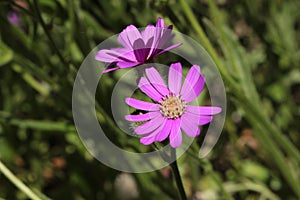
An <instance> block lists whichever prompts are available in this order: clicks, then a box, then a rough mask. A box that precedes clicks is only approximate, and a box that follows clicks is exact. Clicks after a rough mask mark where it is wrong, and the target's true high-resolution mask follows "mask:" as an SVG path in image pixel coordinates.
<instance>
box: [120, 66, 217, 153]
mask: <svg viewBox="0 0 300 200" xmlns="http://www.w3.org/2000/svg"><path fill="white" fill-rule="evenodd" d="M146 75H147V78H146V77H142V78H141V79H140V81H139V84H138V86H139V88H140V89H141V90H142V91H143V92H144V93H145V94H146V95H148V96H149V97H150V98H151V99H152V100H153V101H154V103H152V102H144V101H140V100H137V99H134V98H126V100H125V101H126V103H127V104H128V105H129V106H132V107H134V108H136V109H139V110H144V111H148V112H147V113H145V114H140V115H126V116H125V119H126V120H128V121H131V122H145V123H143V124H142V125H140V126H138V127H136V128H135V130H134V131H135V133H136V134H137V135H140V136H142V137H141V139H140V142H141V143H142V144H144V145H149V144H151V143H153V142H155V141H156V142H161V141H163V140H165V139H166V138H167V137H169V140H170V145H171V146H172V147H173V148H176V147H179V146H180V145H181V143H182V131H183V132H184V133H185V134H186V135H188V136H189V137H196V136H198V135H199V134H200V128H199V126H201V125H205V124H207V123H209V122H211V121H212V119H213V117H212V115H215V114H218V113H220V112H221V110H222V109H221V108H219V107H213V106H193V105H189V103H190V102H192V101H193V100H195V99H196V98H197V97H198V96H199V94H200V93H201V91H202V90H203V88H204V84H205V79H204V75H202V74H200V67H199V66H198V65H193V66H192V68H191V69H190V70H189V72H188V74H187V76H186V79H185V81H184V83H183V85H182V86H181V82H182V67H181V64H180V63H174V64H171V66H170V69H169V77H168V87H167V86H166V84H165V82H164V81H163V79H162V78H161V76H160V74H159V73H158V71H157V70H156V69H155V68H153V67H152V68H148V69H146Z"/></svg>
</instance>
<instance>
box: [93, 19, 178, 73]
mask: <svg viewBox="0 0 300 200" xmlns="http://www.w3.org/2000/svg"><path fill="white" fill-rule="evenodd" d="M172 38H173V35H172V26H171V25H170V26H165V25H164V20H163V19H162V18H158V20H157V22H156V26H153V25H148V26H147V27H146V28H145V30H143V31H141V32H139V30H138V29H137V28H136V27H135V26H133V25H130V26H127V28H125V29H124V30H123V31H122V32H121V33H120V34H119V36H118V41H119V42H120V43H121V44H122V45H123V47H119V48H113V49H110V50H108V49H104V50H100V51H99V52H98V53H97V55H96V56H95V59H96V60H99V61H102V62H106V63H108V64H109V65H113V64H116V65H117V66H116V67H114V68H110V69H107V70H104V71H103V73H106V72H110V71H114V70H117V69H120V68H131V67H135V66H137V65H140V64H143V63H146V62H147V61H149V60H151V59H153V58H154V57H156V56H158V55H160V54H162V53H164V52H166V51H169V50H171V49H173V48H176V47H178V46H180V45H181V44H180V43H177V44H174V45H170V42H171V40H172Z"/></svg>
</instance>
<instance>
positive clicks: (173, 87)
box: [168, 62, 182, 94]
mask: <svg viewBox="0 0 300 200" xmlns="http://www.w3.org/2000/svg"><path fill="white" fill-rule="evenodd" d="M181 81H182V67H181V64H180V63H179V62H177V63H173V64H171V66H170V69H169V78H168V82H169V89H170V91H171V92H172V93H174V94H179V92H180V87H181Z"/></svg>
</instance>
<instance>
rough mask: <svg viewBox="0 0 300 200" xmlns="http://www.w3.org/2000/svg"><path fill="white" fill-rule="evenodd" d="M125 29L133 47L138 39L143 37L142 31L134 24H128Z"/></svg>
mask: <svg viewBox="0 0 300 200" xmlns="http://www.w3.org/2000/svg"><path fill="white" fill-rule="evenodd" d="M125 31H126V33H127V34H126V36H127V38H128V41H129V43H130V45H131V47H133V44H134V42H135V41H136V40H137V39H140V38H142V36H141V33H140V32H139V30H138V29H137V28H136V27H135V26H133V25H129V26H127V28H126V29H125Z"/></svg>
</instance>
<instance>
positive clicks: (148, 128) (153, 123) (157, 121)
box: [134, 112, 164, 135]
mask: <svg viewBox="0 0 300 200" xmlns="http://www.w3.org/2000/svg"><path fill="white" fill-rule="evenodd" d="M163 121H164V117H163V116H162V115H161V114H160V112H153V116H152V119H151V120H150V121H148V122H146V123H144V124H142V125H140V126H138V127H136V128H135V129H134V132H135V133H136V134H137V135H145V134H148V133H151V132H153V131H154V130H155V129H157V128H159V127H160V126H161V125H162V123H163Z"/></svg>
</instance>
